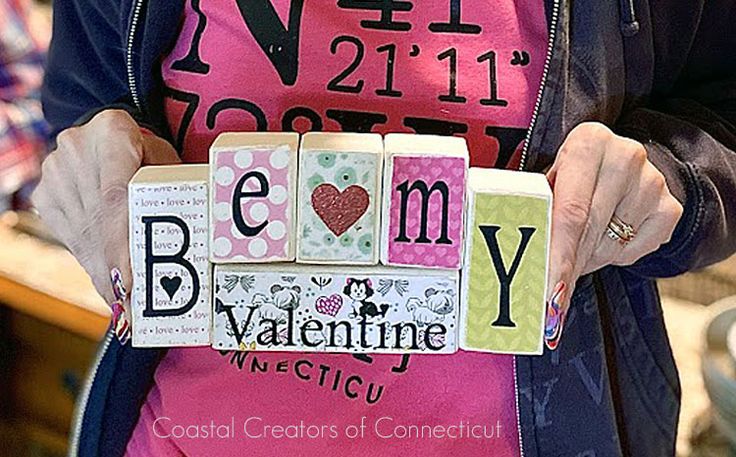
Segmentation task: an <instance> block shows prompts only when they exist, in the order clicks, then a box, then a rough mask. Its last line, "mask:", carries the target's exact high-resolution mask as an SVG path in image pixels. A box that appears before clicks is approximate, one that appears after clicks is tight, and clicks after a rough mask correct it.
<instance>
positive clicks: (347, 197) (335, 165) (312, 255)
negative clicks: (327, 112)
mask: <svg viewBox="0 0 736 457" xmlns="http://www.w3.org/2000/svg"><path fill="white" fill-rule="evenodd" d="M382 171H383V140H382V138H381V135H379V134H377V133H363V134H360V133H307V134H306V135H304V137H303V138H302V144H301V148H300V150H299V219H298V220H299V228H298V232H297V237H298V249H297V262H300V263H331V264H363V265H375V264H377V263H378V253H379V250H378V246H379V238H380V227H381V223H380V221H381V217H380V216H381V214H380V211H381V177H382Z"/></svg>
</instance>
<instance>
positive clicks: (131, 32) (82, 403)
mask: <svg viewBox="0 0 736 457" xmlns="http://www.w3.org/2000/svg"><path fill="white" fill-rule="evenodd" d="M142 8H143V0H135V1H134V4H133V17H132V18H131V20H130V27H129V28H128V41H127V46H126V55H125V68H126V71H127V76H128V89H129V90H130V96H131V98H132V99H133V103H134V104H135V107H136V108H138V110H139V111H142V107H141V102H140V98H139V97H138V87H137V85H136V81H135V72H134V70H133V44H134V43H135V33H136V30H138V19H139V18H140V15H141V10H142ZM112 338H113V330H112V328H110V329H108V331H107V333H106V334H105V340H104V341H103V343H102V348H101V349H100V351H99V352H98V354H97V357H96V358H95V361H94V364H93V365H92V370H91V371H90V373H89V376H87V380H86V381H85V383H84V389H82V396H81V397H80V398H79V402H78V404H77V408H76V410H75V412H74V418H73V430H72V436H71V443H70V445H69V455H70V456H71V457H76V456H77V453H78V452H79V437H80V435H81V434H82V422H83V420H84V412H85V410H86V409H87V402H88V401H89V394H90V391H91V390H92V384H93V383H94V381H95V378H96V377H97V370H98V369H99V368H100V363H101V362H102V359H103V358H104V356H105V353H107V349H108V348H109V347H110V342H111V341H112Z"/></svg>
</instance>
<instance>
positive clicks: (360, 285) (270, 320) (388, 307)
mask: <svg viewBox="0 0 736 457" xmlns="http://www.w3.org/2000/svg"><path fill="white" fill-rule="evenodd" d="M214 275H215V281H216V288H215V290H216V291H217V292H216V294H215V300H214V301H215V305H214V308H215V312H214V326H213V343H212V345H213V347H214V348H215V349H240V350H264V351H297V352H304V351H306V352H346V353H452V352H455V351H456V349H457V321H458V308H459V306H458V300H457V296H458V276H459V275H458V272H457V271H449V270H432V271H427V270H410V269H406V268H391V269H389V268H383V267H355V266H352V267H325V266H305V265H295V264H282V265H216V266H215V273H214Z"/></svg>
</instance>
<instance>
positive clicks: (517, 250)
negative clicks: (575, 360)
mask: <svg viewBox="0 0 736 457" xmlns="http://www.w3.org/2000/svg"><path fill="white" fill-rule="evenodd" d="M551 210H552V191H551V190H550V187H549V184H548V182H547V179H546V178H545V176H544V175H542V174H536V173H522V172H514V171H505V170H491V169H481V168H471V169H470V172H469V179H468V213H467V220H466V235H465V243H466V244H465V256H466V258H465V262H464V264H463V270H462V278H463V281H462V282H463V293H462V296H461V299H462V300H461V301H462V311H461V313H460V314H461V316H462V321H463V322H462V325H460V329H461V333H460V346H461V347H462V348H463V349H468V350H476V351H488V352H498V353H511V354H541V353H542V339H543V336H544V319H545V312H546V304H545V301H546V290H547V269H548V251H549V246H548V245H549V235H550V218H551Z"/></svg>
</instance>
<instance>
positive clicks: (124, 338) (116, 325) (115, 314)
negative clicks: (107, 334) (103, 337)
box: [110, 300, 130, 345]
mask: <svg viewBox="0 0 736 457" xmlns="http://www.w3.org/2000/svg"><path fill="white" fill-rule="evenodd" d="M110 307H111V308H112V330H113V332H114V333H115V336H117V338H118V340H119V341H120V344H122V345H125V343H127V342H128V340H129V339H130V323H129V322H128V318H127V317H126V316H125V308H124V307H123V302H122V301H120V300H115V301H114V302H112V304H111V305H110Z"/></svg>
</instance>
